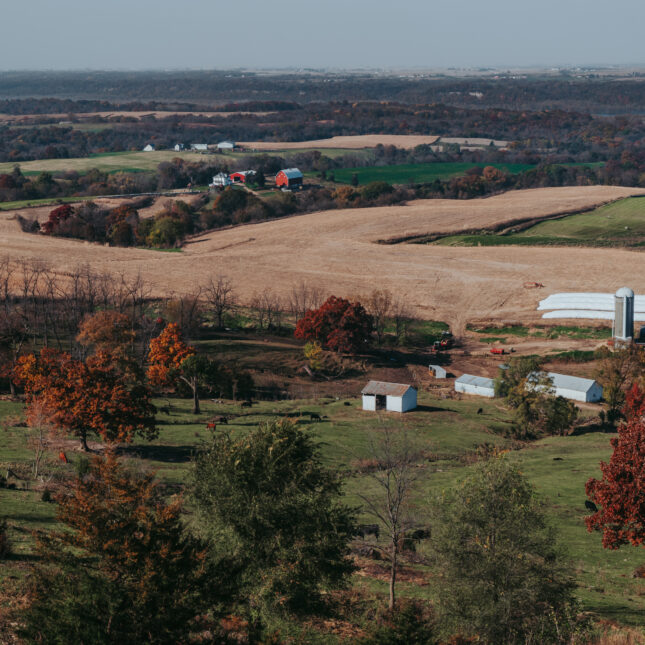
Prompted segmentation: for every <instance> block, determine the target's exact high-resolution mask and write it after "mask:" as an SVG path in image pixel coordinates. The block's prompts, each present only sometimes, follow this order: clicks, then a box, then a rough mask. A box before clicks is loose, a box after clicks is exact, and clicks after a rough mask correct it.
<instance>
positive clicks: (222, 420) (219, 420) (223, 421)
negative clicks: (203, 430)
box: [208, 416, 228, 426]
mask: <svg viewBox="0 0 645 645" xmlns="http://www.w3.org/2000/svg"><path fill="white" fill-rule="evenodd" d="M216 423H219V424H224V425H228V417H225V416H219V417H213V418H212V419H211V420H210V421H209V423H208V425H209V426H210V425H215V424H216Z"/></svg>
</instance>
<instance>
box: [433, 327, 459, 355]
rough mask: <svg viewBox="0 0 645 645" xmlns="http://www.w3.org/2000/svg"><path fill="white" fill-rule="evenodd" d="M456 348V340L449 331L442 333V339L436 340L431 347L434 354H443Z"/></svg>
mask: <svg viewBox="0 0 645 645" xmlns="http://www.w3.org/2000/svg"><path fill="white" fill-rule="evenodd" d="M454 346H455V338H454V336H453V335H452V334H451V333H450V332H449V331H443V332H441V339H440V340H435V341H434V343H432V346H431V347H430V351H431V352H433V353H435V354H436V353H437V352H441V351H443V350H445V349H451V348H453V347H454Z"/></svg>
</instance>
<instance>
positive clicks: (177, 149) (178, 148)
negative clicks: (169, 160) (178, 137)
mask: <svg viewBox="0 0 645 645" xmlns="http://www.w3.org/2000/svg"><path fill="white" fill-rule="evenodd" d="M185 147H186V146H185V145H184V144H183V143H176V144H175V152H181V151H182V150H183V149H184V148H185Z"/></svg>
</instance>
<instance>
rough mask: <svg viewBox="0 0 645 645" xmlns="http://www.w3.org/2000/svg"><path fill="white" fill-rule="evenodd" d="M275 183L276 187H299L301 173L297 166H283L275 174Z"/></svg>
mask: <svg viewBox="0 0 645 645" xmlns="http://www.w3.org/2000/svg"><path fill="white" fill-rule="evenodd" d="M275 185H276V186H277V187H278V188H280V187H282V188H300V186H302V173H301V172H300V171H299V170H298V169H297V168H285V169H284V170H281V171H280V172H279V173H278V174H277V175H276V176H275Z"/></svg>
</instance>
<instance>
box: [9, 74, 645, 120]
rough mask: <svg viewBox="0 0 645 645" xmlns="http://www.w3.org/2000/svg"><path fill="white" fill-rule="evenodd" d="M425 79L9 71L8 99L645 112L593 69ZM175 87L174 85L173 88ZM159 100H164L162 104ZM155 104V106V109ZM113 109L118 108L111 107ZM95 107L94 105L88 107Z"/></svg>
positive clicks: (642, 86) (620, 82)
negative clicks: (332, 103) (383, 103)
mask: <svg viewBox="0 0 645 645" xmlns="http://www.w3.org/2000/svg"><path fill="white" fill-rule="evenodd" d="M494 74H495V72H493V71H492V70H491V71H490V75H489V76H488V77H479V78H449V77H440V76H437V77H433V78H424V77H420V76H419V75H415V76H414V77H413V76H410V77H402V76H401V75H396V76H394V75H393V76H383V75H382V74H378V75H377V74H374V73H369V72H366V73H362V74H348V73H338V74H321V73H319V74H315V75H313V74H311V75H308V74H295V73H284V74H273V75H268V74H264V73H262V74H254V73H253V72H249V71H244V72H241V71H193V72H127V73H126V72H56V73H54V72H3V73H0V98H7V99H15V98H27V97H56V98H60V99H65V100H67V99H85V100H93V101H96V102H97V103H98V102H101V101H103V100H105V99H106V98H107V99H108V100H109V101H111V102H113V103H114V104H119V105H120V104H122V103H124V102H138V104H139V105H142V106H145V107H144V109H146V110H147V109H161V105H168V104H169V103H172V102H175V101H176V100H177V97H181V100H183V101H187V102H191V103H193V104H201V107H200V109H204V108H203V105H204V103H208V104H218V105H222V104H230V103H237V102H242V103H244V102H247V101H256V100H257V97H258V96H261V97H262V98H263V100H266V101H278V102H283V101H297V102H299V103H305V102H306V103H314V102H326V101H328V100H329V97H330V96H334V97H335V98H337V99H338V100H347V101H397V102H402V103H410V104H413V103H414V104H432V103H445V104H450V105H456V106H476V107H479V108H481V107H495V108H508V107H510V108H513V109H518V110H525V109H529V110H536V109H544V108H547V109H553V108H562V109H566V110H585V111H587V110H590V111H593V112H599V113H628V112H640V111H643V110H645V82H643V79H642V78H641V77H638V76H635V77H632V78H629V79H626V78H624V77H623V78H620V76H619V74H617V75H616V77H609V76H598V75H597V74H594V73H593V72H591V71H589V72H584V71H583V72H576V75H572V74H568V73H566V72H563V73H561V74H560V75H558V76H554V77H552V78H548V77H547V78H545V77H537V76H534V77H530V76H529V77H526V78H517V77H516V78H506V77H505V75H504V74H500V75H495V76H494ZM170 88H171V89H170ZM157 102H158V103H157ZM153 104H154V106H155V107H152V105H153ZM108 109H112V108H108ZM83 111H87V110H83Z"/></svg>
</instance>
